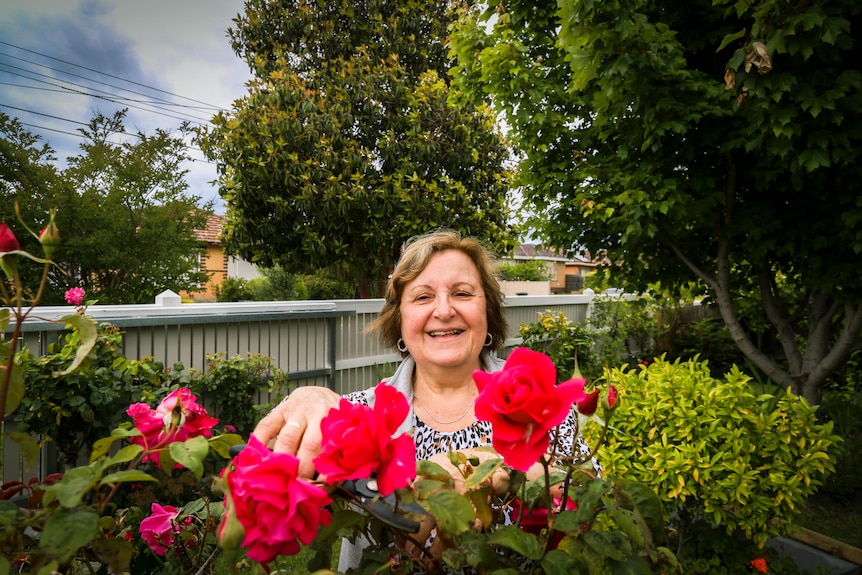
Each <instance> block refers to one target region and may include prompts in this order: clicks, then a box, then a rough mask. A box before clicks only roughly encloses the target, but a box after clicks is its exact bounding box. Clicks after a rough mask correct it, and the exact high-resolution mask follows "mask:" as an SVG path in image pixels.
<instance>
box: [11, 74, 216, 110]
mask: <svg viewBox="0 0 862 575" xmlns="http://www.w3.org/2000/svg"><path fill="white" fill-rule="evenodd" d="M0 67H5V68H7V69H9V68H11V69H12V70H20V71H23V72H27V73H28V74H35V75H36V76H42V77H45V78H51V79H52V80H53V79H54V78H52V77H51V76H47V75H45V74H40V73H39V72H32V71H30V70H26V69H24V68H21V67H19V66H11V65H9V64H4V63H0ZM6 73H7V74H12V75H14V76H19V77H21V78H26V79H27V80H32V81H33V82H39V83H42V84H47V85H48V86H54V87H57V88H61V89H63V90H66V91H67V92H71V93H73V94H78V95H80V96H87V97H90V98H97V99H99V100H105V101H108V102H112V103H114V104H122V105H125V106H128V107H130V108H135V109H136V110H142V111H144V112H150V113H153V114H159V115H161V116H165V117H167V118H173V119H175V120H182V121H189V122H193V123H195V124H199V125H203V122H207V123H209V122H208V121H207V120H203V118H197V119H194V120H191V119H189V118H184V117H180V116H175V115H173V113H166V112H158V111H156V110H153V109H149V108H144V107H142V106H136V105H135V104H131V103H129V102H128V101H127V100H130V99H129V98H124V97H122V96H118V95H116V94H112V93H110V92H106V91H105V90H99V89H97V88H92V87H90V86H83V85H81V84H76V83H74V82H68V81H67V83H68V84H69V85H70V86H75V87H76V88H80V90H78V89H74V88H70V87H67V86H64V85H61V84H55V83H53V82H49V81H47V80H41V79H39V78H33V77H31V76H27V75H25V74H21V73H19V72H10V71H8V70H7V72H6ZM82 90H92V91H93V92H101V93H102V94H107V96H103V95H100V94H96V93H92V92H86V91H82ZM109 96H110V97H109ZM118 100H119V101H118ZM131 101H134V100H131ZM153 107H155V106H153ZM201 120H203V121H201Z"/></svg>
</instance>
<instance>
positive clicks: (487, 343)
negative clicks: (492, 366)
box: [485, 333, 494, 347]
mask: <svg viewBox="0 0 862 575" xmlns="http://www.w3.org/2000/svg"><path fill="white" fill-rule="evenodd" d="M493 344H494V336H493V335H491V334H490V333H489V334H488V337H486V338H485V347H491V346H492V345H493Z"/></svg>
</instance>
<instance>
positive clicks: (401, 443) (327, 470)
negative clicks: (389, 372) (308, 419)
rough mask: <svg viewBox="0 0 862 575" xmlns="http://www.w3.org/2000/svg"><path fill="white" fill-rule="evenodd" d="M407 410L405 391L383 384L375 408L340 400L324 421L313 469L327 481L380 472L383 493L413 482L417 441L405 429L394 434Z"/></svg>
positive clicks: (321, 426) (376, 391) (369, 475)
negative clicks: (397, 434)
mask: <svg viewBox="0 0 862 575" xmlns="http://www.w3.org/2000/svg"><path fill="white" fill-rule="evenodd" d="M409 411H410V408H409V406H408V405H407V398H406V397H404V394H402V393H401V392H400V391H398V390H397V389H395V388H394V387H392V386H390V385H386V384H384V383H381V384H379V385H378V386H377V388H376V389H375V390H374V407H373V408H371V407H367V406H365V405H354V404H352V403H350V402H349V401H347V400H346V399H342V400H341V402H340V403H339V404H338V407H337V408H333V409H331V410H330V411H329V414H327V416H326V417H324V418H323V421H321V422H320V430H321V432H322V434H323V441H322V443H321V453H320V455H318V456H317V457H316V458H315V459H314V465H315V467H316V468H317V470H318V471H319V472H320V473H322V474H323V475H325V476H326V481H327V482H329V483H335V482H338V481H344V480H346V479H363V478H368V477H371V475H372V473H376V478H377V487H378V489H379V491H380V494H381V495H389V494H390V493H392V492H393V491H395V490H396V489H400V488H402V487H405V486H407V485H409V484H410V482H411V481H413V479H414V478H415V477H416V444H415V443H414V442H413V438H412V437H411V436H410V435H408V434H406V433H402V434H401V435H399V436H398V437H394V438H393V435H394V434H395V432H396V431H398V428H399V427H400V426H401V424H402V423H403V422H404V419H405V418H406V417H407V414H408V413H409Z"/></svg>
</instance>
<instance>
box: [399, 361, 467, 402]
mask: <svg viewBox="0 0 862 575" xmlns="http://www.w3.org/2000/svg"><path fill="white" fill-rule="evenodd" d="M481 368H482V365H481V362H479V361H478V360H477V361H476V364H475V365H470V366H466V367H459V368H439V369H434V368H432V369H426V368H423V367H421V366H419V365H418V364H417V365H416V368H415V371H414V372H413V393H414V394H417V393H418V394H419V395H420V397H422V398H423V399H425V398H426V397H428V398H431V397H440V396H443V397H445V398H448V399H453V398H457V397H460V396H461V395H462V394H463V395H475V391H476V382H475V381H473V372H474V371H476V370H478V369H481Z"/></svg>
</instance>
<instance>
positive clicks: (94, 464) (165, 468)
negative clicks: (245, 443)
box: [0, 212, 241, 575]
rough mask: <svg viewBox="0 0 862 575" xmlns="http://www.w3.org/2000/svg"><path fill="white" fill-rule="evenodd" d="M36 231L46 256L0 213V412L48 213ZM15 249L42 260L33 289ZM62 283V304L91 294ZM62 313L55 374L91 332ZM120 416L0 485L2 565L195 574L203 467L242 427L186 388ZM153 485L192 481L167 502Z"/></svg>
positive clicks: (202, 553)
mask: <svg viewBox="0 0 862 575" xmlns="http://www.w3.org/2000/svg"><path fill="white" fill-rule="evenodd" d="M22 225H24V224H23V222H22ZM24 227H25V228H26V225H24ZM28 231H29V229H28ZM30 233H33V232H32V231H31V232H30ZM33 235H34V236H36V237H37V238H38V239H39V241H40V243H41V245H42V247H43V250H44V256H45V257H44V258H39V257H36V256H33V255H32V254H29V253H27V252H25V251H22V250H21V249H20V245H19V243H18V241H17V238H16V237H15V235H14V233H13V232H12V230H11V229H10V228H9V226H8V225H7V224H6V223H2V224H0V267H2V269H3V270H4V273H5V274H6V281H4V282H0V297H2V301H3V303H4V304H5V306H6V307H4V308H2V309H0V334H5V333H6V329H7V327H8V326H9V323H10V319H11V318H12V317H14V320H15V323H14V326H13V329H12V335H11V337H10V338H9V339H3V340H2V341H0V368H2V369H0V372H2V373H0V375H2V380H0V413H2V414H3V415H4V416H9V415H11V414H13V413H14V412H15V410H16V409H17V408H18V407H19V405H20V404H21V401H22V398H23V397H24V391H25V390H24V378H23V375H22V369H21V366H20V365H19V362H20V361H29V360H27V359H26V354H19V353H18V350H17V345H18V342H19V341H20V333H21V326H22V324H23V322H24V321H25V320H26V319H27V318H28V316H29V315H30V314H31V312H32V311H33V309H34V308H35V306H36V304H37V303H38V300H39V294H40V293H41V291H42V288H43V287H44V284H45V282H46V281H47V277H48V269H49V268H50V266H51V265H53V264H52V262H51V260H50V257H51V254H52V252H53V250H54V249H55V248H56V247H57V246H58V245H59V242H60V232H59V230H58V229H57V227H56V224H55V223H54V214H53V212H52V213H51V214H50V218H49V221H48V224H47V225H46V226H45V227H44V228H43V229H42V231H41V232H40V233H39V234H35V233H34V234H33ZM22 259H27V260H31V261H34V262H36V263H39V264H41V265H42V266H43V268H44V271H43V274H42V284H41V285H40V288H39V290H38V291H37V293H35V294H31V293H29V292H27V291H26V290H24V289H23V288H22V282H21V276H20V274H19V269H18V268H19V264H20V260H22ZM70 292H71V293H68V294H67V300H69V303H71V304H72V305H80V306H84V307H85V306H86V305H87V304H88V302H86V300H85V296H86V294H85V293H84V292H83V290H80V291H73V290H70ZM60 321H61V322H63V323H65V324H67V325H68V326H69V327H71V328H72V330H73V335H72V336H70V339H71V340H73V341H74V345H73V346H71V347H69V351H70V353H69V354H68V355H65V356H64V355H63V354H60V355H61V356H63V360H62V362H61V364H58V365H55V366H53V367H52V369H50V370H49V373H50V376H51V377H53V378H65V377H68V376H70V374H73V373H75V372H76V370H77V369H78V368H79V367H80V366H81V364H82V363H83V362H84V360H85V359H87V358H88V356H89V355H90V353H91V352H92V350H93V348H94V346H95V345H96V342H97V329H96V326H95V323H94V322H93V321H92V320H91V319H89V318H88V317H87V316H86V315H85V314H84V313H83V309H80V308H79V310H78V312H77V313H74V314H70V315H69V316H66V317H64V318H62V319H61V320H60ZM65 349H66V348H64V350H65ZM22 358H23V359H22ZM58 381H59V379H58ZM129 415H131V416H134V419H133V421H130V422H126V423H124V424H122V425H120V427H118V428H116V429H114V430H113V432H111V435H110V436H109V437H105V438H103V439H100V440H98V441H96V442H95V443H94V444H92V446H91V447H92V449H91V450H90V457H89V463H88V464H86V465H79V466H76V467H71V468H69V469H67V470H65V471H64V472H63V473H58V474H53V475H50V476H48V477H46V478H45V479H44V480H42V481H38V480H31V481H27V482H23V481H13V482H10V483H8V484H4V485H3V486H2V487H0V573H10V572H13V571H14V572H20V573H26V572H31V573H44V574H46V575H47V574H50V573H57V572H63V573H67V572H105V573H107V572H112V573H129V572H131V573H196V572H200V570H201V568H202V566H204V565H206V564H207V563H208V562H211V561H212V559H213V558H214V557H215V556H216V554H217V553H218V548H217V547H216V545H215V531H216V528H217V526H218V521H219V519H220V517H221V512H222V503H221V496H220V494H216V493H213V492H211V491H209V490H208V489H207V488H206V482H204V481H203V478H204V473H205V471H209V472H210V473H213V474H217V473H218V472H219V471H220V470H221V468H222V467H223V466H224V463H225V462H227V461H228V460H229V458H230V454H229V451H230V448H231V446H233V445H234V444H237V443H239V442H240V441H241V439H240V437H239V436H238V435H235V434H229V433H221V432H217V433H214V427H215V425H216V424H217V423H218V422H217V420H216V419H215V418H212V417H210V416H209V415H208V414H207V413H206V411H205V410H204V409H203V407H201V406H200V405H198V404H197V402H196V398H195V397H194V396H193V395H192V394H191V392H190V391H189V390H188V389H183V388H179V389H175V390H174V391H173V392H172V393H170V394H168V396H167V397H166V398H164V400H163V401H162V402H161V403H160V404H158V405H157V407H156V408H155V409H151V408H150V407H149V406H148V405H146V404H136V405H133V406H130V407H129ZM58 417H59V412H58ZM4 435H6V436H10V437H12V438H13V439H14V440H15V441H16V443H18V446H19V448H20V450H21V452H22V453H23V454H24V455H25V458H30V459H32V458H33V457H34V456H35V455H38V453H39V447H38V446H37V445H36V444H35V443H34V441H33V440H32V439H31V438H30V436H29V435H28V434H23V433H16V434H13V433H9V432H5V431H4ZM218 461H221V462H222V463H221V465H219V464H218ZM154 484H155V485H159V486H162V487H164V489H163V491H164V493H163V494H165V495H167V494H169V493H170V492H171V490H176V489H177V488H178V487H182V486H184V485H191V486H192V487H191V490H190V491H191V493H192V494H193V495H192V496H191V497H190V496H189V494H188V493H185V492H184V493H183V494H182V495H181V496H180V497H179V499H180V500H181V501H180V503H179V504H178V505H176V506H175V505H172V504H170V503H164V504H163V502H159V501H155V500H152V497H151V495H152V492H151V491H149V490H147V489H145V488H144V487H143V486H144V485H154ZM144 492H146V493H148V494H150V496H148V497H149V499H150V500H149V501H147V503H146V505H144V503H143V502H142V501H140V499H141V497H140V496H141V495H142V494H143V493H144ZM174 499H176V497H175V498H174Z"/></svg>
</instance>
